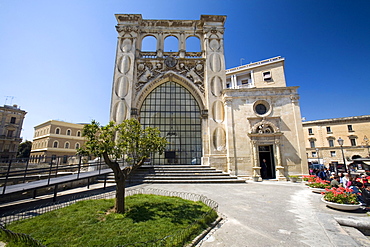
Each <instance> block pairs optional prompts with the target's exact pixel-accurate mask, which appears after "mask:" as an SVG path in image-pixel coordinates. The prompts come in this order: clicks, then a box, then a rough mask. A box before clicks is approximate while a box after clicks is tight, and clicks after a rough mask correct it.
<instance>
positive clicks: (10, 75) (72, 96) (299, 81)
mask: <svg viewBox="0 0 370 247" xmlns="http://www.w3.org/2000/svg"><path fill="white" fill-rule="evenodd" d="M369 11H370V1H368V0H352V1H349V0H240V1H239V0H235V1H218V0H196V1H194V0H186V1H179V0H172V1H164V0H147V1H145V0H135V1H127V0H63V1H55V0H53V1H52V0H44V1H42V0H33V1H30V0H23V1H21V0H11V1H10V0H0V92H1V93H0V105H3V104H5V103H6V104H17V105H19V106H20V107H21V108H22V109H24V110H26V111H27V112H28V114H27V115H26V118H25V121H24V125H23V132H22V136H23V137H24V139H28V140H32V138H33V127H34V126H36V125H38V124H40V123H43V122H45V121H47V120H50V119H56V120H62V121H67V122H74V123H87V122H90V121H91V120H92V119H95V120H97V121H99V122H100V123H102V124H106V123H107V122H108V120H109V108H110V97H111V88H112V79H113V71H114V60H115V52H116V42H117V33H116V30H115V25H116V19H115V17H114V14H142V16H143V18H144V19H184V20H193V19H194V20H196V19H199V18H200V15H202V14H213V15H226V16H227V20H226V23H225V27H226V31H225V58H226V67H227V68H232V67H235V66H239V65H240V61H242V62H243V64H245V63H249V62H255V61H260V60H264V59H267V58H271V57H275V56H282V57H284V58H285V75H286V80H287V85H288V86H299V87H300V88H299V94H300V97H301V98H300V105H301V113H302V117H305V118H306V120H316V119H325V118H337V117H348V116H358V115H368V114H369V105H370V103H369V101H370V100H369V97H368V95H369V93H370V90H369V89H370V77H367V76H368V74H369V72H370V18H369V16H368V15H369ZM242 58H243V59H242ZM7 96H11V97H7Z"/></svg>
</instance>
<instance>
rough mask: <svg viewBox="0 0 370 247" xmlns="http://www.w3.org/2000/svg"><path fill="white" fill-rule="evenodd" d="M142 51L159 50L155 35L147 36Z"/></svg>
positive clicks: (142, 43) (142, 44)
mask: <svg viewBox="0 0 370 247" xmlns="http://www.w3.org/2000/svg"><path fill="white" fill-rule="evenodd" d="M141 51H147V52H148V51H149V52H155V51H157V39H156V38H155V37H153V36H146V37H144V38H143V40H142V42H141Z"/></svg>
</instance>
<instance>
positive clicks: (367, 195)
mask: <svg viewBox="0 0 370 247" xmlns="http://www.w3.org/2000/svg"><path fill="white" fill-rule="evenodd" d="M364 186H365V188H364V189H363V190H362V193H361V195H362V199H363V200H364V202H365V204H366V209H370V184H369V183H366V184H365V185H364Z"/></svg>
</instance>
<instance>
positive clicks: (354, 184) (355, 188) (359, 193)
mask: <svg viewBox="0 0 370 247" xmlns="http://www.w3.org/2000/svg"><path fill="white" fill-rule="evenodd" d="M362 186H363V184H362V183H360V182H357V181H353V182H352V185H351V186H350V187H349V189H351V190H352V192H351V193H352V194H356V195H357V199H358V201H359V202H361V203H365V202H364V199H363V198H362V191H361V189H360V188H362Z"/></svg>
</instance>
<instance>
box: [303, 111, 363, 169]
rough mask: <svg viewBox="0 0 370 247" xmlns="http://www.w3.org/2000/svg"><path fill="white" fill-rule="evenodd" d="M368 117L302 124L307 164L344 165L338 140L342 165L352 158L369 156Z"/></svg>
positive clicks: (323, 120) (324, 120)
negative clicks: (340, 142)
mask: <svg viewBox="0 0 370 247" xmlns="http://www.w3.org/2000/svg"><path fill="white" fill-rule="evenodd" d="M369 123H370V115H364V116H355V117H343V118H331V119H322V120H315V121H305V122H303V131H304V139H305V146H306V152H307V157H308V162H310V163H312V164H317V163H319V164H323V165H325V166H326V167H328V166H329V165H330V164H332V163H340V164H344V161H343V155H342V151H341V147H340V145H339V143H338V139H342V140H343V145H342V147H343V154H344V158H345V160H346V164H347V165H348V164H349V161H350V160H351V159H352V156H354V155H360V156H361V157H369V156H370V140H369V138H370V124H369Z"/></svg>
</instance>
